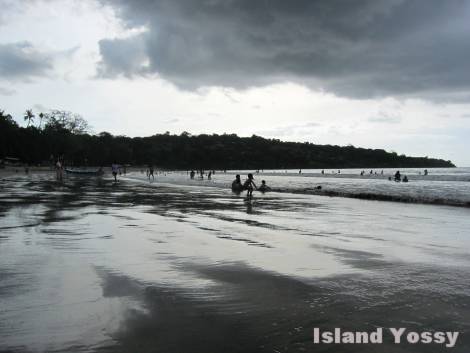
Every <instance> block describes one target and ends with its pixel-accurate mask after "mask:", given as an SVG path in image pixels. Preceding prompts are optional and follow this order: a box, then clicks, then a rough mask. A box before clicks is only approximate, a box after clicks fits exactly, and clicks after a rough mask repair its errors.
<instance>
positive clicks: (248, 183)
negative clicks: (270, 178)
mask: <svg viewBox="0 0 470 353" xmlns="http://www.w3.org/2000/svg"><path fill="white" fill-rule="evenodd" d="M253 180H254V178H253V174H251V173H250V174H248V179H246V180H245V183H244V184H243V189H245V190H246V191H247V192H246V196H247V197H248V198H250V199H251V197H252V196H253V187H254V188H255V189H258V188H257V187H256V184H255V182H254V181H253Z"/></svg>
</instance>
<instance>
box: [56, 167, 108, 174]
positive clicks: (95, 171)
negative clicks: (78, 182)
mask: <svg viewBox="0 0 470 353" xmlns="http://www.w3.org/2000/svg"><path fill="white" fill-rule="evenodd" d="M65 172H66V173H67V174H76V175H102V174H103V173H104V172H103V169H102V168H94V169H88V168H87V169H83V168H65Z"/></svg>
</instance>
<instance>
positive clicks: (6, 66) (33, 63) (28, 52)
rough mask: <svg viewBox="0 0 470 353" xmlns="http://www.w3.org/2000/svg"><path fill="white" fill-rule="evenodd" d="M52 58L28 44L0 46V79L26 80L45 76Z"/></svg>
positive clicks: (19, 43)
mask: <svg viewBox="0 0 470 353" xmlns="http://www.w3.org/2000/svg"><path fill="white" fill-rule="evenodd" d="M52 61H53V58H52V56H51V55H49V54H46V53H43V52H41V51H39V50H38V49H37V48H35V47H34V46H33V45H32V44H31V43H29V42H16V43H8V44H0V78H4V79H8V80H16V79H20V80H28V79H29V78H31V77H34V76H42V75H46V74H47V73H48V71H49V70H50V69H51V68H52Z"/></svg>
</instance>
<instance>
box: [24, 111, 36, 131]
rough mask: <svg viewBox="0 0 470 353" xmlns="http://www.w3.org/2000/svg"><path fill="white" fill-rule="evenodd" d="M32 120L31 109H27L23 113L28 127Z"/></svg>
mask: <svg viewBox="0 0 470 353" xmlns="http://www.w3.org/2000/svg"><path fill="white" fill-rule="evenodd" d="M33 120H34V114H33V111H32V110H31V109H28V110H27V111H26V112H25V113H24V121H27V122H28V127H29V125H31V123H32V122H33Z"/></svg>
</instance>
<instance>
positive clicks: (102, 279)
mask: <svg viewBox="0 0 470 353" xmlns="http://www.w3.org/2000/svg"><path fill="white" fill-rule="evenodd" d="M243 172H244V171H243ZM234 173H236V171H231V172H228V173H226V174H224V173H222V172H217V173H216V174H215V175H214V176H213V178H212V180H207V179H204V180H191V181H190V180H189V177H188V175H187V173H186V172H161V173H159V174H156V178H155V181H152V182H149V181H148V180H147V179H146V176H145V174H143V173H141V172H140V171H139V170H133V171H131V172H129V173H128V174H127V175H121V176H120V177H119V182H118V183H113V181H112V178H111V177H110V175H109V173H108V174H105V176H104V177H103V178H97V177H73V176H68V177H66V178H65V179H64V181H63V182H57V181H56V180H55V175H54V174H53V173H52V172H41V173H35V172H31V173H30V174H29V175H25V174H24V173H16V174H11V173H10V174H2V175H1V177H0V191H1V194H0V195H1V196H0V302H1V307H0V352H338V351H343V352H377V351H380V352H436V351H442V350H444V349H446V348H445V347H444V346H443V345H439V344H434V343H433V344H411V343H401V344H395V343H394V342H393V341H392V340H391V337H384V342H383V343H381V344H380V345H379V346H378V345H377V344H372V343H369V344H334V345H332V344H315V343H314V341H313V330H314V328H318V327H320V328H322V330H323V329H324V330H326V329H329V330H334V328H343V329H344V330H350V331H361V330H362V331H370V332H372V331H375V330H376V329H377V328H379V327H384V328H389V327H397V328H399V327H405V328H407V329H409V330H412V331H458V332H460V336H459V338H458V341H457V343H456V345H455V347H453V348H452V351H453V352H468V351H469V349H470V339H469V337H468V331H469V329H470V319H469V317H470V307H469V306H470V271H469V270H470V250H469V249H470V237H469V234H470V222H469V215H470V214H469V212H470V209H469V208H468V207H467V204H466V203H467V202H469V201H470V196H469V195H470V194H469V193H467V190H468V182H467V181H466V178H467V175H466V174H465V173H464V172H463V173H462V174H461V175H460V174H459V175H457V176H455V175H452V176H449V175H448V174H445V173H443V174H441V175H444V174H445V175H446V176H445V177H437V176H435V175H436V173H434V176H433V175H430V176H429V177H430V178H428V179H427V180H426V179H424V176H420V175H418V174H417V173H416V174H412V173H408V174H410V175H411V176H410V183H409V185H405V184H403V183H394V182H389V181H388V180H387V179H386V178H385V177H384V178H380V177H376V178H375V177H371V178H368V179H360V178H357V177H354V178H353V177H350V178H348V177H346V176H344V174H345V172H343V173H342V174H343V176H339V175H338V176H336V177H332V176H330V174H331V172H330V173H328V175H319V173H318V171H311V172H310V175H309V172H308V171H303V174H302V175H295V173H294V171H289V172H283V171H266V172H265V173H261V174H260V175H256V174H255V182H257V183H258V182H260V181H261V179H266V180H267V182H268V185H269V186H271V187H272V188H273V190H274V191H273V192H268V193H264V194H263V193H260V192H256V191H255V193H254V197H253V199H252V200H247V199H246V198H245V193H242V194H241V195H237V194H234V193H232V192H231V191H230V190H229V188H228V187H227V186H228V185H229V184H230V182H231V180H232V179H233V176H234ZM346 174H347V173H346ZM350 174H351V175H353V174H354V175H356V174H357V173H356V171H354V172H351V173H350ZM413 175H415V176H416V177H413ZM286 178H287V179H286ZM375 179H377V180H375ZM364 180H366V181H364ZM318 185H321V186H322V190H321V192H317V191H315V189H314V188H315V186H318ZM351 185H352V186H351ZM428 186H429V187H428ZM405 187H408V190H404V188H405ZM343 189H344V190H347V192H348V193H347V194H345V193H344V192H343V193H342V194H341V190H343ZM430 190H431V191H430ZM449 190H453V193H452V192H450V191H449ZM328 191H330V193H328ZM333 192H335V193H336V194H335V195H334V196H335V197H332V195H333ZM340 194H341V195H343V196H349V197H337V196H339V195H340ZM354 194H355V195H362V194H368V195H388V196H390V195H391V196H393V197H392V198H390V200H392V201H393V200H394V198H396V197H398V198H399V199H401V200H402V201H405V202H390V201H384V200H382V199H381V198H380V197H377V198H375V199H373V197H369V199H367V200H365V199H361V197H355V196H354ZM397 195H398V196H397ZM362 198H366V197H362Z"/></svg>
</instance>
